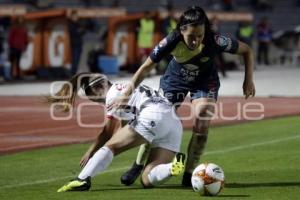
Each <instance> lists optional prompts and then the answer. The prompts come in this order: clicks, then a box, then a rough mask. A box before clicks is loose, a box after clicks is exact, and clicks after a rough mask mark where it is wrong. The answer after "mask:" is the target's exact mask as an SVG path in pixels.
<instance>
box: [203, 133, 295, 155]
mask: <svg viewBox="0 0 300 200" xmlns="http://www.w3.org/2000/svg"><path fill="white" fill-rule="evenodd" d="M299 138H300V135H296V136H290V137H284V138H280V139H275V140H269V141H264V142H258V143H252V144H247V145H241V146H237V147H232V148H228V149H223V150H216V151H209V152H206V153H204V155H211V154H222V153H229V152H232V151H238V150H242V149H248V148H252V147H257V146H263V145H268V144H274V143H279V142H284V141H288V140H293V139H299Z"/></svg>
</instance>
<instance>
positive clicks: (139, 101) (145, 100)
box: [106, 84, 172, 120]
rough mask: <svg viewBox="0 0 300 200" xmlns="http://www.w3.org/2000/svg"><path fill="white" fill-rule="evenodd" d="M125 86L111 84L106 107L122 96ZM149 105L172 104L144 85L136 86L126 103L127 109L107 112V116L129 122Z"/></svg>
mask: <svg viewBox="0 0 300 200" xmlns="http://www.w3.org/2000/svg"><path fill="white" fill-rule="evenodd" d="M126 87H127V85H126V84H113V85H112V86H111V88H110V89H109V90H108V92H107V94H106V107H108V106H109V105H111V104H112V103H113V102H114V101H115V100H116V99H117V98H119V97H121V96H122V95H123V92H124V91H125V89H126ZM149 103H154V104H159V103H162V104H165V105H168V106H171V105H172V104H171V103H170V102H169V101H168V100H167V99H166V98H165V97H164V96H162V95H161V94H160V93H159V92H158V91H155V90H153V89H152V88H150V87H148V86H146V85H140V86H138V87H137V88H136V89H135V90H134V92H133V94H132V95H131V97H130V99H129V101H128V104H127V105H128V107H127V108H125V109H124V110H117V111H116V110H114V109H112V110H108V111H107V116H115V117H119V118H122V119H125V120H131V119H133V118H134V117H135V115H136V114H137V113H138V112H140V111H141V110H142V109H143V108H145V107H146V106H147V104H149Z"/></svg>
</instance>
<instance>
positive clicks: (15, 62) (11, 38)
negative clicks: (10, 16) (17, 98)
mask: <svg viewBox="0 0 300 200" xmlns="http://www.w3.org/2000/svg"><path fill="white" fill-rule="evenodd" d="M28 41H29V39H28V33H27V29H26V27H25V24H24V18H23V17H17V19H16V20H15V22H14V23H13V25H12V27H11V28H10V31H9V35H8V44H9V60H10V63H11V66H12V67H11V75H12V77H13V78H16V79H20V78H21V70H20V59H21V55H22V52H24V51H25V50H26V48H27V44H28Z"/></svg>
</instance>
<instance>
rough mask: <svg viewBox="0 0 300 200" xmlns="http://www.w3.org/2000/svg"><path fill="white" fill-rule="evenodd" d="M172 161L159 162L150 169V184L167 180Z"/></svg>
mask: <svg viewBox="0 0 300 200" xmlns="http://www.w3.org/2000/svg"><path fill="white" fill-rule="evenodd" d="M171 168H172V163H168V164H160V165H157V166H155V167H154V168H152V169H151V171H150V172H149V174H148V179H149V181H150V183H151V185H158V184H160V183H163V182H164V181H166V180H168V179H169V178H170V177H171V176H172V174H171Z"/></svg>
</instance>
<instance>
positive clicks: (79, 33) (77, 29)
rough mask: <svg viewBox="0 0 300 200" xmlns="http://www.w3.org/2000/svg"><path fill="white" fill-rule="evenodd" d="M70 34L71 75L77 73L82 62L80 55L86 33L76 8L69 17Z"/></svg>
mask: <svg viewBox="0 0 300 200" xmlns="http://www.w3.org/2000/svg"><path fill="white" fill-rule="evenodd" d="M68 27H69V35H70V43H71V54H72V60H71V62H72V65H71V75H75V74H76V73H77V70H78V65H79V62H80V56H81V52H82V44H83V35H84V33H85V27H84V26H83V24H82V23H81V22H80V21H79V16H78V13H77V11H76V10H72V11H71V13H70V19H69V25H68Z"/></svg>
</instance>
